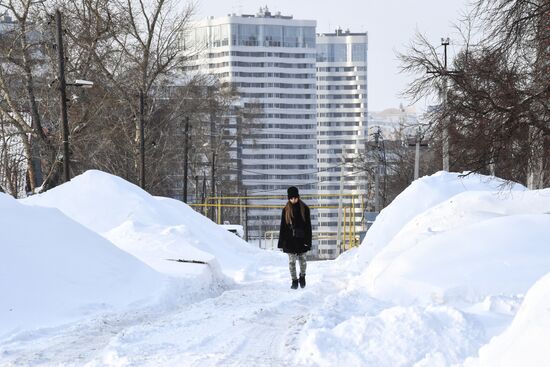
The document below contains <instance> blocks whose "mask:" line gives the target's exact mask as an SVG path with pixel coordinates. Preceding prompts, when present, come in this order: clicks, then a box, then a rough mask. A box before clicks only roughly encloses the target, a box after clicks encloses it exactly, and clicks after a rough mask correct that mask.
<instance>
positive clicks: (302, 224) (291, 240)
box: [277, 200, 311, 254]
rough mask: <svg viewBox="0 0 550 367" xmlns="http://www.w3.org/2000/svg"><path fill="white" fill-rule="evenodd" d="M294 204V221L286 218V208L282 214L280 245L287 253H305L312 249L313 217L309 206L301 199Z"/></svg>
mask: <svg viewBox="0 0 550 367" xmlns="http://www.w3.org/2000/svg"><path fill="white" fill-rule="evenodd" d="M291 205H292V214H293V223H291V224H288V223H287V222H286V220H285V209H284V208H283V212H282V214H281V227H280V229H279V243H278V245H277V246H278V247H279V248H281V249H283V251H284V252H285V253H287V254H289V253H290V254H303V253H304V252H307V251H309V250H311V218H310V211H309V207H308V206H307V205H306V204H305V203H304V202H302V201H301V200H299V201H298V202H297V203H296V204H291ZM300 205H303V206H304V209H305V210H304V214H305V220H304V218H302V213H301V210H300Z"/></svg>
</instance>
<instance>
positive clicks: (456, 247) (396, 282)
mask: <svg viewBox="0 0 550 367" xmlns="http://www.w3.org/2000/svg"><path fill="white" fill-rule="evenodd" d="M549 214H550V189H546V190H534V191H529V190H527V189H525V188H524V187H522V186H521V185H513V186H509V187H504V186H503V185H502V181H500V180H496V181H491V179H490V178H489V177H485V176H481V175H472V176H468V177H467V178H460V177H459V175H458V174H452V173H444V172H440V173H437V174H436V175H434V176H430V177H424V178H422V179H420V180H418V181H416V182H415V183H413V184H412V185H411V186H410V187H409V188H407V190H405V191H404V192H403V193H402V194H401V195H400V196H399V197H398V198H397V199H396V200H395V201H394V202H393V203H392V204H391V205H390V206H388V207H387V208H386V209H385V210H384V211H383V212H382V213H381V214H380V216H379V217H378V218H377V221H376V223H375V224H374V226H373V227H372V229H371V230H370V231H369V232H368V233H367V238H366V239H365V241H364V242H363V244H362V245H361V247H359V248H358V249H356V250H354V251H353V252H351V253H350V254H347V255H344V256H342V257H341V259H338V261H336V262H335V265H336V266H338V267H339V268H340V269H341V271H342V272H344V271H347V272H349V269H352V271H355V272H356V274H358V275H357V276H356V277H355V278H352V279H349V281H347V285H346V287H345V289H344V290H343V291H342V292H340V293H339V294H338V295H337V296H335V297H333V298H332V299H330V298H329V299H327V300H326V301H325V302H324V304H322V305H320V306H319V308H318V309H316V310H315V312H314V314H313V316H312V317H311V318H310V319H309V320H308V322H307V323H306V327H305V328H306V331H305V332H304V337H303V339H302V340H301V346H300V351H299V354H298V356H297V358H298V362H300V363H303V364H307V365H320V366H329V365H334V364H349V365H373V366H413V365H414V366H417V367H420V366H449V365H454V364H460V363H462V362H463V361H464V360H465V359H466V358H468V357H471V356H475V355H476V354H477V351H478V349H479V348H481V347H482V346H483V345H485V344H486V343H488V342H489V340H490V339H491V337H493V336H495V335H498V334H499V333H501V332H502V331H503V330H505V328H506V327H507V326H508V325H509V324H510V322H511V320H512V319H513V317H514V315H515V313H516V312H517V310H518V308H519V305H520V303H521V302H522V300H523V295H524V294H525V293H526V292H527V291H528V289H529V288H530V287H531V286H532V285H533V284H534V283H535V282H536V281H537V280H538V279H539V278H540V277H542V276H543V275H545V274H546V273H547V272H548V269H550V246H548V244H549V243H550V232H549V231H548V228H550V215H549ZM549 283H550V281H549V280H548V279H547V280H546V281H545V282H544V284H542V285H540V286H539V290H540V293H539V296H537V297H535V296H532V298H533V299H534V298H537V302H539V307H538V308H536V309H535V308H534V307H531V308H530V309H531V311H532V312H531V313H530V314H529V316H521V315H522V311H520V312H519V315H518V317H517V319H516V320H515V321H514V325H516V324H517V325H519V326H516V327H515V328H516V329H518V330H520V331H518V332H517V333H516V334H514V338H519V335H523V333H532V334H531V335H533V336H532V338H538V340H537V343H534V345H533V346H532V348H531V347H529V348H523V349H521V347H522V346H523V343H522V344H521V345H517V349H511V353H515V355H516V356H517V358H518V359H517V360H514V361H515V363H511V364H510V365H546V364H548V363H538V364H537V363H527V364H525V363H520V362H521V356H522V355H524V353H526V352H531V351H532V352H533V353H536V354H537V356H533V357H529V358H525V360H528V361H529V360H531V359H530V358H532V360H533V361H535V362H540V361H545V362H548V353H547V352H544V353H543V352H542V351H543V350H544V348H543V347H542V345H543V344H544V343H545V341H546V344H544V345H546V346H547V345H548V344H547V340H549V339H548V332H546V331H544V332H543V331H542V330H543V328H548V325H547V324H546V321H547V319H548V318H547V317H546V316H548V315H546V316H545V318H544V320H546V321H543V322H542V323H541V325H540V329H539V328H538V327H537V328H534V323H533V322H532V320H536V319H535V317H534V316H533V315H534V314H535V313H537V312H543V310H546V313H548V307H549V305H548V294H550V293H549V291H550V284H549ZM543 288H545V292H546V293H544V295H545V296H544V297H546V298H545V299H543V295H542V294H543V291H544V289H543ZM530 294H531V292H530ZM526 304H529V297H527V299H526V300H525V303H524V306H522V310H523V309H524V308H525V307H527V308H528V309H529V307H528V306H525V305H526ZM540 304H543V305H540ZM535 311H536V312H535ZM522 319H523V320H528V321H520V320H522ZM511 329H514V327H512V328H511ZM508 333H511V332H507V334H508ZM505 335H506V334H505ZM512 339H513V338H512V337H504V336H503V337H502V339H501V338H497V339H496V340H501V341H500V342H498V343H497V342H494V343H491V345H490V346H489V347H486V348H483V349H482V352H481V361H482V362H483V361H484V363H485V364H482V366H493V365H498V363H494V361H499V360H500V359H498V358H495V356H496V355H497V354H498V353H499V351H502V350H504V349H505V348H507V345H508V344H506V343H511V340H512ZM527 340H531V337H530V338H527ZM511 358H512V357H511ZM476 362H478V361H477V360H476Z"/></svg>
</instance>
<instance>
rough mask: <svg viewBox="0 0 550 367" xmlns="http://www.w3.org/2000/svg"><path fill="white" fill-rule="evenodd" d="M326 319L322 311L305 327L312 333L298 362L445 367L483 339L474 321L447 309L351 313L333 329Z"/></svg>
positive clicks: (456, 311)
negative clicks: (351, 314)
mask: <svg viewBox="0 0 550 367" xmlns="http://www.w3.org/2000/svg"><path fill="white" fill-rule="evenodd" d="M346 300H347V301H350V299H349V298H347V299H346ZM351 304H352V305H353V302H352V303H351ZM340 311H343V312H344V314H346V312H349V310H348V311H346V310H340ZM373 311H374V312H373ZM326 316H327V315H326V311H321V312H320V314H319V315H317V316H316V317H315V318H314V319H313V320H311V321H310V323H309V325H307V327H308V328H311V330H310V331H309V332H308V333H307V337H306V338H305V340H304V341H303V342H302V345H301V347H300V351H299V354H298V357H297V361H298V362H299V363H301V364H304V365H314V366H337V365H343V366H378V367H399V366H403V367H404V366H412V365H414V366H418V367H420V366H431V367H433V366H449V365H452V364H455V363H459V362H461V361H463V360H464V358H465V357H467V356H469V355H472V354H475V352H476V351H477V350H478V348H479V347H480V345H481V342H480V340H483V328H482V327H481V326H480V325H479V324H478V323H476V322H475V320H473V319H472V318H469V317H467V316H466V315H465V314H464V313H462V312H461V311H459V310H457V309H455V308H452V307H448V306H427V307H425V308H423V307H418V306H411V307H401V306H396V307H388V308H382V309H381V310H378V309H376V308H375V309H374V310H372V309H370V310H369V309H366V310H363V312H358V311H357V310H355V314H354V315H353V316H348V318H346V319H344V320H342V321H341V322H339V323H336V324H334V325H331V323H330V322H328V323H327V319H326V318H325V317H326ZM328 320H330V319H328ZM330 321H334V320H330Z"/></svg>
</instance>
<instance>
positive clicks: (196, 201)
mask: <svg viewBox="0 0 550 367" xmlns="http://www.w3.org/2000/svg"><path fill="white" fill-rule="evenodd" d="M198 202H199V175H195V204H197V203H198Z"/></svg>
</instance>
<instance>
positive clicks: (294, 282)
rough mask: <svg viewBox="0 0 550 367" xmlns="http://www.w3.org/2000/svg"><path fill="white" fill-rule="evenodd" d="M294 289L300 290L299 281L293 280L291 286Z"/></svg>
mask: <svg viewBox="0 0 550 367" xmlns="http://www.w3.org/2000/svg"><path fill="white" fill-rule="evenodd" d="M290 288H292V289H298V279H292V285H291V286H290Z"/></svg>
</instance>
